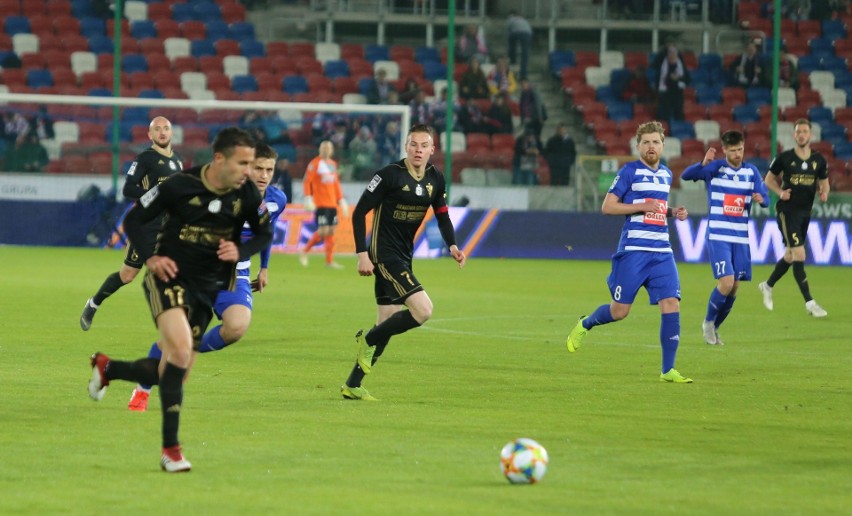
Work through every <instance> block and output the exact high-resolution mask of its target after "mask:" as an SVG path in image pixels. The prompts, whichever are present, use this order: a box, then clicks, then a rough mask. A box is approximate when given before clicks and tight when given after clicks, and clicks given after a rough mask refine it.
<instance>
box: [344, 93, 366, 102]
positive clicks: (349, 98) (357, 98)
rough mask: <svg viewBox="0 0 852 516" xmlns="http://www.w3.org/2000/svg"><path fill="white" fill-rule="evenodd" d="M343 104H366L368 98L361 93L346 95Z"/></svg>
mask: <svg viewBox="0 0 852 516" xmlns="http://www.w3.org/2000/svg"><path fill="white" fill-rule="evenodd" d="M343 103H344V104H366V103H367V96H366V95H362V94H360V93H344V94H343Z"/></svg>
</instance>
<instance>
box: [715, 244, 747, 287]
mask: <svg viewBox="0 0 852 516" xmlns="http://www.w3.org/2000/svg"><path fill="white" fill-rule="evenodd" d="M707 253H708V254H709V256H710V267H712V268H713V277H714V278H716V279H719V278H721V277H723V276H733V277H734V280H735V281H740V280H742V281H751V250H750V249H749V246H748V244H736V243H734V242H721V241H719V240H708V241H707Z"/></svg>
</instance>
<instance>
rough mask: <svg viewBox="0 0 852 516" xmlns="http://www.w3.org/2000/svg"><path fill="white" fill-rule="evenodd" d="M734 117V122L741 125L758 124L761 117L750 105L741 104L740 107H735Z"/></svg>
mask: <svg viewBox="0 0 852 516" xmlns="http://www.w3.org/2000/svg"><path fill="white" fill-rule="evenodd" d="M733 116H734V120H736V121H737V122H739V123H741V124H745V123H749V122H757V121H758V120H760V115H759V114H758V112H757V108H756V107H755V106H752V105H749V104H741V105H739V106H734V110H733Z"/></svg>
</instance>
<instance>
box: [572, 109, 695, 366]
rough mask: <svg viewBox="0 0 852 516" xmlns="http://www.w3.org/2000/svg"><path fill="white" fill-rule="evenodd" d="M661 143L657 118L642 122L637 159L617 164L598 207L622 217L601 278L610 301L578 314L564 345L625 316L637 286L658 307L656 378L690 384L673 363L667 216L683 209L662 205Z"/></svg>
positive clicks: (667, 173)
mask: <svg viewBox="0 0 852 516" xmlns="http://www.w3.org/2000/svg"><path fill="white" fill-rule="evenodd" d="M664 143H665V134H664V129H663V125H662V124H661V123H659V122H646V123H644V124H642V125H640V126H639V128H638V129H637V130H636V150H637V151H638V152H639V159H638V160H637V161H632V162H630V163H626V164H625V165H624V166H623V167H621V170H619V171H618V175H616V177H615V179H614V180H613V182H612V186H610V187H609V191H608V192H607V194H606V198H605V199H604V201H603V206H602V207H601V211H602V212H603V213H604V215H622V216H624V217H625V221H624V227H623V229H622V230H621V239H620V240H619V242H618V251H617V252H616V253H615V254H614V255H613V256H612V272H611V273H610V275H609V277H608V278H607V284H608V285H609V290H610V293H611V295H612V302H610V303H608V304H604V305H601V306H599V307H598V308H597V310H595V311H594V312H593V313H592V315H590V316H588V317H586V316H583V317H580V320H579V321H578V322H577V325H576V326H575V327H574V328H573V329H572V330H571V334H570V335H569V336H568V342H567V345H568V351H570V352H572V353H573V352H574V351H576V350H577V349H578V348H579V347H580V346H581V345H582V344H583V340H584V339H585V337H586V334H587V333H588V332H589V330H591V329H592V328H594V327H595V326H600V325H602V324H609V323H611V322H615V321H620V320H622V319H624V318H625V317H627V315H628V314H629V313H630V307H631V306H632V305H633V301H634V300H635V299H636V294H637V293H638V292H639V288H640V287H644V288H645V290H646V291H647V292H648V297H649V298H650V301H651V304H652V305H659V306H660V313H661V323H660V345H661V347H662V368H661V370H660V381H661V382H669V383H692V379H691V378H686V377H684V376H683V375H681V374H680V373H679V372H678V371H677V370H676V369H675V368H674V365H675V356H676V355H677V347H678V344H679V343H680V278H679V277H678V272H677V266H676V265H675V261H674V255H673V253H672V248H671V244H670V243H669V232H668V222H667V217H672V216H674V217H677V218H678V219H679V220H684V219H686V217H687V215H688V213H687V211H686V208H684V207H682V206H681V207H678V208H676V209H672V208H669V206H668V199H669V189H670V188H671V185H672V179H673V178H674V175H673V174H672V171H671V170H669V169H668V167H666V166H665V165H663V164H662V163H661V162H660V157H661V156H662V153H663V145H664Z"/></svg>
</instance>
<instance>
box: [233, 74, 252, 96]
mask: <svg viewBox="0 0 852 516" xmlns="http://www.w3.org/2000/svg"><path fill="white" fill-rule="evenodd" d="M231 89H232V90H234V91H235V92H237V93H246V92H248V91H257V79H255V78H254V75H235V76H234V77H233V78H232V79H231Z"/></svg>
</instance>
